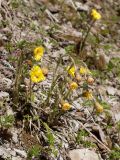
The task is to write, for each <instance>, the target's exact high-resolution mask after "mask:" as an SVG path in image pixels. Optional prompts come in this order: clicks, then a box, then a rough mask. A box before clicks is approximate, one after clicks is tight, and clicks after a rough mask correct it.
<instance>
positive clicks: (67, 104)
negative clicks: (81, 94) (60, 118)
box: [62, 102, 71, 111]
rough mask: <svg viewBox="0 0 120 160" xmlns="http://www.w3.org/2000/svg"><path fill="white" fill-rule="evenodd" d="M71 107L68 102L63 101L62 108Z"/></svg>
mask: <svg viewBox="0 0 120 160" xmlns="http://www.w3.org/2000/svg"><path fill="white" fill-rule="evenodd" d="M70 108H71V106H70V104H69V103H67V102H65V103H63V105H62V110H64V111H68V110H69V109H70Z"/></svg>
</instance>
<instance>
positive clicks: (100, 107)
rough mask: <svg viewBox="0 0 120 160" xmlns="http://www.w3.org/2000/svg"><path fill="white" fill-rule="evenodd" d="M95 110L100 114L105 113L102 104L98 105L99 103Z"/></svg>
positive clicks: (96, 103) (96, 104)
mask: <svg viewBox="0 0 120 160" xmlns="http://www.w3.org/2000/svg"><path fill="white" fill-rule="evenodd" d="M95 108H96V111H97V112H98V113H102V112H103V110H104V109H103V106H102V105H101V104H100V103H98V102H95Z"/></svg>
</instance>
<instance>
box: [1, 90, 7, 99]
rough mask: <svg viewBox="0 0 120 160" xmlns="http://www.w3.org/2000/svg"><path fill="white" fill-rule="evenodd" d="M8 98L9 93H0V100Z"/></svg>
mask: <svg viewBox="0 0 120 160" xmlns="http://www.w3.org/2000/svg"><path fill="white" fill-rule="evenodd" d="M8 98H9V93H7V92H3V91H1V92H0V100H3V99H8Z"/></svg>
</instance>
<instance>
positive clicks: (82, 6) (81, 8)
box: [75, 2, 89, 11]
mask: <svg viewBox="0 0 120 160" xmlns="http://www.w3.org/2000/svg"><path fill="white" fill-rule="evenodd" d="M75 4H76V6H77V10H78V11H89V7H88V5H85V4H82V3H80V2H76V3H75Z"/></svg>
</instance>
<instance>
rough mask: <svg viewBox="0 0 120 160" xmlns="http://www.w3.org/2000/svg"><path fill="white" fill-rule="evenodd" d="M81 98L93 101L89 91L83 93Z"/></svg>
mask: <svg viewBox="0 0 120 160" xmlns="http://www.w3.org/2000/svg"><path fill="white" fill-rule="evenodd" d="M83 97H85V98H87V99H89V100H92V99H93V95H92V92H90V91H85V92H84V93H83Z"/></svg>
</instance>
